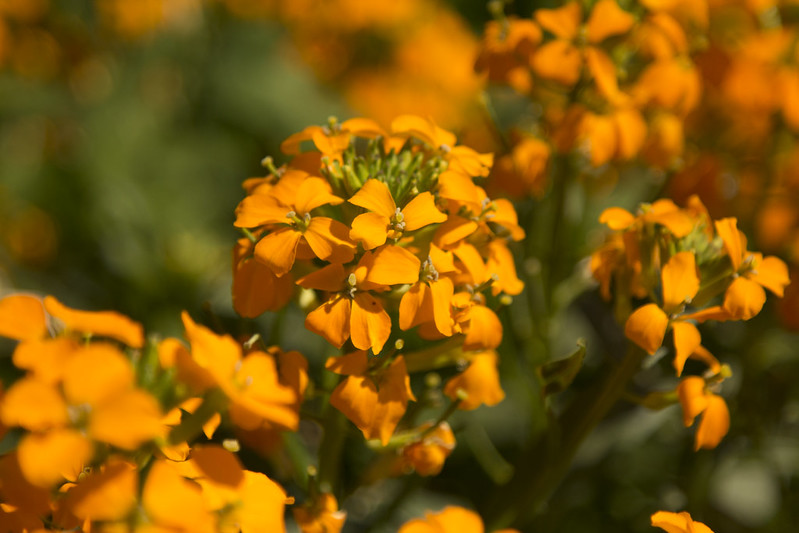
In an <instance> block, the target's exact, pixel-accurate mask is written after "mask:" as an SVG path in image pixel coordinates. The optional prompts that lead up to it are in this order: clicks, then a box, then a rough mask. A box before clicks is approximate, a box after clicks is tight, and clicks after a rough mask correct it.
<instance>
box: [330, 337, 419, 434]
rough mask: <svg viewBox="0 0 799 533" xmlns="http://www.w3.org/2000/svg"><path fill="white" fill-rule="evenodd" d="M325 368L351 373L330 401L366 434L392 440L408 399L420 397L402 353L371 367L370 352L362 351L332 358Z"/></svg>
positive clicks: (337, 372)
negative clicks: (368, 354) (414, 389)
mask: <svg viewBox="0 0 799 533" xmlns="http://www.w3.org/2000/svg"><path fill="white" fill-rule="evenodd" d="M377 361H378V363H382V361H380V360H377ZM325 368H327V369H328V370H330V371H331V372H335V373H336V374H342V375H345V376H347V377H346V378H345V379H344V381H342V382H341V383H339V385H338V386H337V387H336V389H335V390H334V391H333V393H332V394H331V396H330V404H331V405H332V406H333V407H335V408H336V409H338V410H339V411H341V412H342V413H344V414H345V415H346V416H347V418H349V419H350V420H351V421H352V423H353V424H355V425H356V426H358V429H360V430H361V432H363V436H364V438H366V439H379V440H380V442H381V443H383V445H384V446H385V445H386V444H388V441H389V439H390V438H391V435H393V434H394V429H395V428H396V427H397V424H398V423H399V421H400V419H401V418H402V415H404V414H405V410H406V409H407V407H408V400H414V401H416V398H415V397H414V395H413V391H411V384H410V379H409V378H408V371H407V369H406V367H405V359H404V358H403V357H402V356H399V357H397V358H395V359H394V360H393V362H391V363H390V364H388V365H379V366H378V367H377V368H371V365H370V361H369V358H368V357H367V355H366V352H365V351H358V352H353V353H351V354H348V355H344V356H341V357H331V358H329V359H328V360H327V362H326V363H325Z"/></svg>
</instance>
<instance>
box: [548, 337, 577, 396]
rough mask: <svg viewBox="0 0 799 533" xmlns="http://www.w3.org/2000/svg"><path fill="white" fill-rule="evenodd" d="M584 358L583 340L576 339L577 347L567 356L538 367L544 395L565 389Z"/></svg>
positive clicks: (575, 374)
mask: <svg viewBox="0 0 799 533" xmlns="http://www.w3.org/2000/svg"><path fill="white" fill-rule="evenodd" d="M584 359H585V340H583V339H578V340H577V349H576V350H575V351H574V352H573V353H572V354H571V355H569V356H567V357H565V358H563V359H558V360H556V361H551V362H549V363H545V364H543V365H541V366H540V367H539V368H538V376H539V377H540V378H541V382H542V385H543V393H544V396H551V395H553V394H557V393H559V392H563V391H564V390H566V389H567V388H568V387H569V385H571V383H572V381H574V378H575V377H576V376H577V372H579V371H580V368H581V367H582V366H583V360H584Z"/></svg>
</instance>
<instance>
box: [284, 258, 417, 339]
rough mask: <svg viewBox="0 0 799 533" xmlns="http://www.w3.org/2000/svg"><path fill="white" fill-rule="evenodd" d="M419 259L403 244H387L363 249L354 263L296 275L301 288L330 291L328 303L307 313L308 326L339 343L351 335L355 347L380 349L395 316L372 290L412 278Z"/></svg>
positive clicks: (411, 280) (381, 288)
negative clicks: (299, 275)
mask: <svg viewBox="0 0 799 533" xmlns="http://www.w3.org/2000/svg"><path fill="white" fill-rule="evenodd" d="M420 264H421V262H420V261H419V259H417V258H416V256H414V255H413V254H412V253H410V252H408V251H407V250H405V249H404V248H401V247H399V246H393V245H386V246H383V247H381V248H379V249H377V250H375V251H374V252H367V253H365V254H364V255H363V257H361V260H360V261H358V264H357V265H356V266H355V267H352V268H349V269H345V268H344V267H343V266H342V265H339V264H332V265H328V266H326V267H323V268H321V269H319V270H317V271H316V272H312V273H311V274H308V275H307V276H305V277H303V278H301V279H299V280H297V284H298V285H300V286H301V287H305V288H309V289H318V290H323V291H327V292H329V293H331V295H330V297H329V299H328V300H327V302H325V303H323V304H322V305H321V306H319V307H317V308H316V309H315V310H313V311H311V312H310V313H309V314H308V316H307V317H306V318H305V327H306V328H308V329H309V330H310V331H312V332H314V333H316V334H317V335H321V336H323V337H324V338H325V339H327V341H328V342H330V343H331V344H333V345H334V346H336V347H337V348H341V347H342V346H343V345H344V343H345V342H347V339H349V338H350V337H352V343H353V344H354V345H355V347H356V348H358V349H360V350H368V349H370V348H371V349H372V351H373V352H374V353H380V351H381V350H382V349H383V345H384V344H385V343H386V341H387V340H388V337H389V335H390V334H391V318H390V317H389V316H388V313H387V312H386V311H385V309H384V308H383V303H382V301H381V300H380V299H378V298H376V297H375V296H374V295H372V294H371V292H370V291H373V290H376V291H383V290H386V289H387V288H388V287H389V286H390V285H392V284H405V283H414V282H415V281H417V279H418V276H419V267H420Z"/></svg>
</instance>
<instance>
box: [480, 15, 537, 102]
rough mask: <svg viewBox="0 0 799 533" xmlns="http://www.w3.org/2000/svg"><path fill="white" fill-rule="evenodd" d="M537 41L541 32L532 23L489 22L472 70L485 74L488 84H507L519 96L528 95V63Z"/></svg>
mask: <svg viewBox="0 0 799 533" xmlns="http://www.w3.org/2000/svg"><path fill="white" fill-rule="evenodd" d="M541 38H542V34H541V29H540V28H539V27H538V25H537V24H536V23H535V22H533V21H532V20H525V19H518V18H516V17H508V18H507V19H505V20H502V21H497V20H492V21H490V22H489V23H488V24H486V27H485V30H484V31H483V48H482V50H481V51H480V55H479V56H478V57H477V61H476V63H475V66H474V68H475V70H476V71H477V72H484V71H488V80H489V81H491V82H499V83H507V84H508V85H510V86H511V87H513V88H514V89H515V90H516V91H518V92H520V93H528V92H529V91H530V90H531V89H532V88H533V87H532V86H533V80H532V76H531V75H530V59H531V57H532V54H533V52H534V51H535V48H536V46H538V43H540V42H541Z"/></svg>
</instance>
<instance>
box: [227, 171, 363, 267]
mask: <svg viewBox="0 0 799 533" xmlns="http://www.w3.org/2000/svg"><path fill="white" fill-rule="evenodd" d="M281 183H282V184H283V185H284V186H280V185H281ZM343 201H344V200H342V199H341V198H339V197H338V196H335V195H334V194H333V193H332V189H331V187H330V184H329V183H328V182H327V181H325V180H324V179H322V178H318V177H314V176H307V174H305V173H304V172H302V171H298V170H290V171H287V172H286V173H285V174H284V175H283V176H282V177H281V179H280V181H279V182H278V185H276V186H275V187H273V188H272V189H270V190H269V193H268V194H251V195H250V196H248V197H247V198H245V199H244V200H243V201H242V202H241V204H239V207H238V208H237V210H236V211H237V216H236V222H235V226H237V227H239V228H255V227H258V226H263V225H267V226H269V228H270V231H267V232H265V233H264V235H263V237H261V239H260V240H259V241H258V243H257V244H256V245H255V257H256V258H258V260H259V261H261V262H263V263H264V264H265V265H267V266H268V267H269V268H270V269H271V270H272V272H274V273H275V275H277V276H283V275H284V274H286V273H287V272H288V271H289V270H291V268H292V267H293V266H294V260H295V258H296V257H297V255H298V254H299V255H300V257H302V258H303V259H310V258H313V257H318V258H319V259H323V260H325V261H329V262H332V263H346V262H348V261H351V260H352V259H353V257H355V245H354V244H353V243H352V242H351V241H350V239H349V229H348V228H347V226H345V225H344V224H343V223H341V222H339V221H337V220H334V219H332V218H329V217H321V216H312V215H311V211H313V210H314V209H316V208H318V207H321V206H323V205H328V204H330V205H338V204H340V203H342V202H343Z"/></svg>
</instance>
